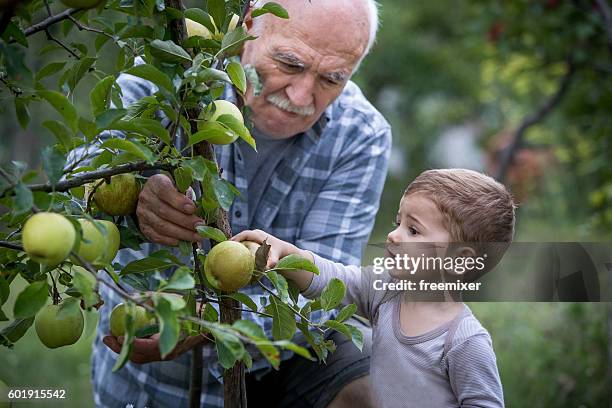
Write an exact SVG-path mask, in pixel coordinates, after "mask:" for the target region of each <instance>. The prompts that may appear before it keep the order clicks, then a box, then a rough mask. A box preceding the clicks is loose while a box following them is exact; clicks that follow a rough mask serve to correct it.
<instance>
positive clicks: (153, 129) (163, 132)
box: [131, 118, 172, 146]
mask: <svg viewBox="0 0 612 408" xmlns="http://www.w3.org/2000/svg"><path fill="white" fill-rule="evenodd" d="M131 121H132V123H133V124H134V125H136V126H137V127H140V128H144V129H145V130H147V131H148V132H150V133H153V134H154V135H155V136H157V137H158V138H159V140H161V141H162V142H164V143H165V144H167V145H168V146H172V140H170V133H169V132H168V129H166V128H165V127H163V126H162V124H161V123H160V122H159V121H157V120H155V119H148V118H135V119H132V120H131ZM140 133H141V134H145V136H149V137H150V136H151V135H150V134H147V132H143V131H142V130H140Z"/></svg>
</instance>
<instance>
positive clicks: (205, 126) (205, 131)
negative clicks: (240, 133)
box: [187, 121, 231, 147]
mask: <svg viewBox="0 0 612 408" xmlns="http://www.w3.org/2000/svg"><path fill="white" fill-rule="evenodd" d="M227 135H230V136H231V133H230V132H229V131H228V130H227V129H226V128H225V127H224V126H223V125H221V124H219V123H217V122H210V121H206V122H200V124H199V125H198V131H197V132H196V133H194V134H192V135H191V136H189V143H188V144H187V147H189V146H193V145H194V144H196V143H200V142H202V141H204V140H208V139H211V138H213V137H216V136H227Z"/></svg>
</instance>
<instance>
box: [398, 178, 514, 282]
mask: <svg viewBox="0 0 612 408" xmlns="http://www.w3.org/2000/svg"><path fill="white" fill-rule="evenodd" d="M414 193H424V194H426V196H427V198H429V199H430V200H432V201H433V202H434V203H435V205H436V207H437V208H438V209H439V210H440V212H441V213H442V215H443V223H444V227H445V228H446V230H447V231H448V232H449V234H450V237H451V239H450V240H451V242H465V243H482V244H484V247H481V248H480V249H479V250H478V251H477V252H479V253H482V252H488V254H489V262H487V264H488V265H487V266H488V267H487V271H488V270H490V269H491V268H493V267H494V266H495V264H497V262H498V261H499V259H500V258H501V256H502V255H503V252H505V249H506V248H507V245H500V244H497V243H507V244H510V242H512V238H513V237H514V225H515V209H516V205H515V204H514V199H513V198H512V195H511V194H510V193H509V192H508V190H507V189H506V187H504V185H503V184H501V183H499V182H497V181H495V180H494V179H493V178H491V177H489V176H487V175H484V174H482V173H479V172H476V171H473V170H467V169H436V170H427V171H424V172H423V173H421V174H420V175H419V176H418V177H417V178H416V179H414V181H413V182H412V183H410V185H409V186H408V188H406V191H405V192H404V195H409V194H414ZM499 252H501V253H499ZM495 253H497V254H495ZM496 255H497V256H496Z"/></svg>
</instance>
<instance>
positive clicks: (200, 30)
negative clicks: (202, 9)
mask: <svg viewBox="0 0 612 408" xmlns="http://www.w3.org/2000/svg"><path fill="white" fill-rule="evenodd" d="M214 25H215V22H214V21H213V26H214ZM185 26H186V28H187V38H189V37H193V36H195V35H197V36H200V37H203V38H206V39H209V40H210V39H211V38H213V36H214V35H216V34H217V27H216V26H215V32H214V33H211V32H210V30H209V29H208V28H206V26H204V25H202V24H200V23H198V22H196V21H193V20H190V19H188V18H186V19H185Z"/></svg>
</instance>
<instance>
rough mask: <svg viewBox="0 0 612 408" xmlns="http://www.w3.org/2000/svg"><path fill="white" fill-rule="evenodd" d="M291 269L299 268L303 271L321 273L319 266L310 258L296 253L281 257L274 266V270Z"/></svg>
mask: <svg viewBox="0 0 612 408" xmlns="http://www.w3.org/2000/svg"><path fill="white" fill-rule="evenodd" d="M290 269H299V270H302V271H308V272H312V273H314V274H315V275H318V274H319V268H317V266H316V265H315V264H313V263H312V262H311V261H309V260H308V259H306V258H302V257H301V256H299V255H295V254H292V255H287V256H286V257H284V258H283V259H281V260H280V261H279V262H278V263H277V264H276V266H275V267H274V270H290Z"/></svg>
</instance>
